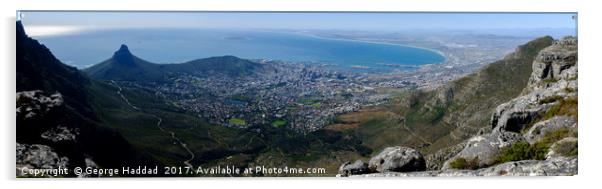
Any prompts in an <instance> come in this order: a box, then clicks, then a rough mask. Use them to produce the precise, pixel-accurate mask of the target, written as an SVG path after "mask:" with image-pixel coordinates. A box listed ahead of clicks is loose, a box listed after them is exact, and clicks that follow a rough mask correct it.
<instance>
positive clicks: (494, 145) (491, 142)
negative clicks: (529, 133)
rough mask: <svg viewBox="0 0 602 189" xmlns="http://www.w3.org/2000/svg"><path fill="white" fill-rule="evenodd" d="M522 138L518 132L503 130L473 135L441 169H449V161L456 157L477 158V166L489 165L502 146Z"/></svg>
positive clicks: (493, 161)
mask: <svg viewBox="0 0 602 189" xmlns="http://www.w3.org/2000/svg"><path fill="white" fill-rule="evenodd" d="M523 140H524V139H523V137H522V136H520V134H518V133H514V132H505V131H494V132H492V133H489V134H485V135H480V136H475V137H473V138H471V139H469V140H468V141H467V142H466V146H465V147H464V149H462V151H460V152H459V153H458V154H456V155H455V156H454V157H453V158H450V159H448V160H447V161H446V162H445V163H444V164H443V167H442V169H451V168H452V167H451V166H450V164H451V162H453V161H454V160H456V159H458V158H464V159H467V160H472V159H477V160H478V166H479V167H484V166H488V165H491V164H493V163H495V158H496V157H497V156H498V155H499V153H500V152H501V150H502V148H504V147H506V146H510V145H511V144H513V143H515V142H519V141H523Z"/></svg>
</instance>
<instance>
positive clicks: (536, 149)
mask: <svg viewBox="0 0 602 189" xmlns="http://www.w3.org/2000/svg"><path fill="white" fill-rule="evenodd" d="M548 148H549V147H548V145H546V144H543V143H536V144H533V145H531V144H529V143H528V142H523V141H521V142H517V143H514V144H512V145H511V146H509V147H506V148H504V149H502V152H501V153H500V155H499V156H498V157H497V158H496V162H497V163H505V162H509V161H520V160H528V159H534V160H543V159H545V158H546V154H547V153H548Z"/></svg>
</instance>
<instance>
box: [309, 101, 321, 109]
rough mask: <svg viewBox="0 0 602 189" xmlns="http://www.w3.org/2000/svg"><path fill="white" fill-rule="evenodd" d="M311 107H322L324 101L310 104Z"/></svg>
mask: <svg viewBox="0 0 602 189" xmlns="http://www.w3.org/2000/svg"><path fill="white" fill-rule="evenodd" d="M310 106H311V107H314V108H316V109H320V107H322V103H320V102H316V103H313V104H311V105H310Z"/></svg>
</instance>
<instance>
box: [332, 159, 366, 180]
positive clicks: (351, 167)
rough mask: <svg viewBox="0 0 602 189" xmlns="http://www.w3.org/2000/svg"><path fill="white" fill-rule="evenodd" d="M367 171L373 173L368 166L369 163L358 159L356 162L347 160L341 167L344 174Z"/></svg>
mask: <svg viewBox="0 0 602 189" xmlns="http://www.w3.org/2000/svg"><path fill="white" fill-rule="evenodd" d="M366 173H371V171H370V169H369V168H368V163H366V162H364V161H362V160H357V161H355V162H354V163H351V162H345V163H343V164H342V165H341V167H340V168H339V174H340V175H342V176H350V175H359V174H366Z"/></svg>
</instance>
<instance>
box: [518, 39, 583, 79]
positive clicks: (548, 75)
mask: <svg viewBox="0 0 602 189" xmlns="http://www.w3.org/2000/svg"><path fill="white" fill-rule="evenodd" d="M576 65H577V39H576V38H574V37H565V38H563V39H562V40H559V41H556V42H555V43H554V44H553V45H552V46H550V47H547V48H545V49H544V50H542V51H541V52H540V53H539V54H538V56H537V57H536V59H535V61H534V62H533V67H532V68H533V73H532V75H531V78H530V79H529V83H528V87H527V88H528V89H531V90H533V89H541V88H546V87H547V85H548V84H550V83H553V82H555V81H558V80H572V79H576V77H577V66H576Z"/></svg>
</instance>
